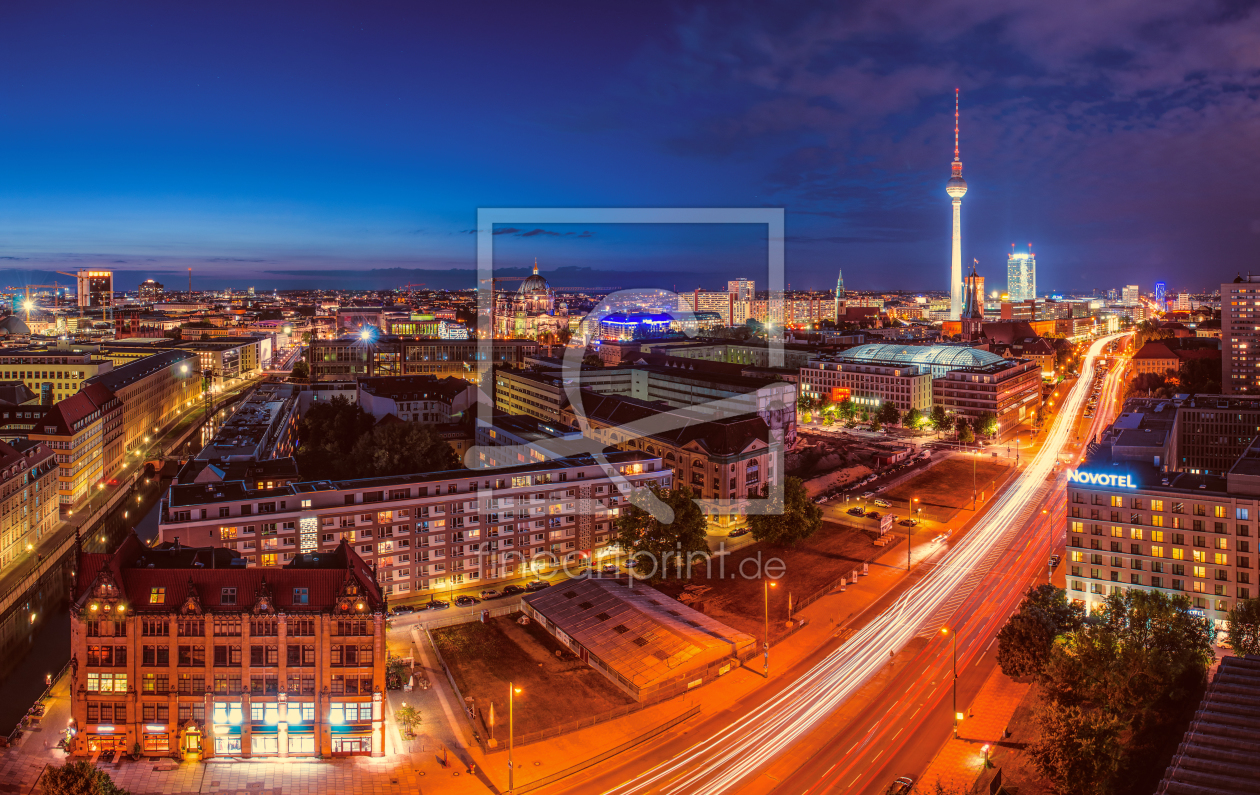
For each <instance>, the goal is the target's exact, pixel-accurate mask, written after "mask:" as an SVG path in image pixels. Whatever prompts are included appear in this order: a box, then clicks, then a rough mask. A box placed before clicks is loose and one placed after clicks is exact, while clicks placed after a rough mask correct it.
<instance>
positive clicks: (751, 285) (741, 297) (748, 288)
mask: <svg viewBox="0 0 1260 795" xmlns="http://www.w3.org/2000/svg"><path fill="white" fill-rule="evenodd" d="M726 292H728V293H730V294H731V295H733V296H735V300H736V301H751V300H753V299H754V298H756V297H757V288H756V284H755V282H754V281H753V280H752V279H743V278H740V279H732V280H730V281H729V282H727V283H726Z"/></svg>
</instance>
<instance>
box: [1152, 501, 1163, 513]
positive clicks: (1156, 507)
mask: <svg viewBox="0 0 1260 795" xmlns="http://www.w3.org/2000/svg"><path fill="white" fill-rule="evenodd" d="M1151 510H1152V511H1162V510H1164V501H1163V500H1151Z"/></svg>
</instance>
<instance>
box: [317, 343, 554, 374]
mask: <svg viewBox="0 0 1260 795" xmlns="http://www.w3.org/2000/svg"><path fill="white" fill-rule="evenodd" d="M483 344H487V343H482V342H479V341H476V340H464V341H459V340H433V339H421V338H416V337H394V336H389V335H381V336H379V337H370V338H367V339H365V338H364V337H362V336H360V335H353V336H346V337H338V338H336V339H330V340H312V341H311V344H310V346H309V348H308V349H307V361H308V362H310V366H311V380H312V381H354V380H355V379H357V378H360V377H362V376H373V377H374V376H391V375H421V374H429V375H434V376H438V377H444V376H454V377H456V378H462V379H464V380H466V381H472V382H473V383H477V381H478V380H479V379H480V375H481V368H482V367H485V369H486V371H487V372H488V371H489V369H490V366H491V365H494V364H510V365H512V366H514V367H520V366H521V365H523V364H524V363H525V359H526V357H527V356H533V355H535V354H536V353H537V351H538V343H537V342H535V341H533V340H500V339H496V340H493V341H492V342H491V343H488V344H489V345H490V347H491V355H490V359H489V361H485V362H484V364H483V361H484V360H483V359H482V356H481V346H482V345H483Z"/></svg>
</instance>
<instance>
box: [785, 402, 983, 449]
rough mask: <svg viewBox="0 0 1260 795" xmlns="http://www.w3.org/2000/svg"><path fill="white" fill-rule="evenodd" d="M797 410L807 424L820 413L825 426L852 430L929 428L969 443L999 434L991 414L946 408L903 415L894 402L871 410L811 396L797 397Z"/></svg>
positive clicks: (915, 411)
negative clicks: (861, 425)
mask: <svg viewBox="0 0 1260 795" xmlns="http://www.w3.org/2000/svg"><path fill="white" fill-rule="evenodd" d="M796 407H797V410H798V411H800V412H801V419H803V420H804V421H805V422H812V421H813V414H814V412H821V414H822V423H823V424H824V425H832V424H834V423H836V422H840V423H842V424H844V425H845V426H846V427H849V428H852V427H855V426H856V425H857V424H858V423H859V422H861V423H869V424H870V426H871V429H872V430H879V429H880V428H881V427H884V426H888V427H892V426H895V425H900V426H902V427H904V428H909V429H910V430H912V431H918V430H922V429H924V428H928V427H930V428H931V429H932V430H934V431H937V432H938V433H950V432H954V433H957V434H958V435H959V438H960V440H962V441H964V442H966V443H970V442H973V441H975V437H976V435H979V436H993V435H994V434H996V433H997V431H998V422H997V415H995V414H994V413H993V412H991V411H986V412H984V413H982V414H981V415H980V416H979V417H976V418H975V419H974V420H972V419H968V418H967V417H965V416H963V415H962V414H950V413H948V412H947V411H945V408H944V407H943V406H933V407H932V411H931V413H929V414H924V413H923V412H922V411H920V410H918V409H910V410H909V411H906V412H902V411H901V410H900V409H898V408H897V406H896V405H895V404H894V403H893V402H892V401H890V400H886V401H884V402H883V403H881V404H880V406H879V408H877V409H875V410H871V409H870V408H869V407H867V406H858V405H857V404H856V403H854V402H853V401H852V400H849V399H847V398H846V399H845V400H841V401H840V402H838V403H833V402H832V401H831V400H830V399H829V398H822V399H815V398H811V397H809V396H808V395H801V396H800V397H799V398H797V401H796Z"/></svg>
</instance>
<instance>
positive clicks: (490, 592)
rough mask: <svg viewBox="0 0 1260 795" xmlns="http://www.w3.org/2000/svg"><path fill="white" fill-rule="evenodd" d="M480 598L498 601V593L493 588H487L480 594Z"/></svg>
mask: <svg viewBox="0 0 1260 795" xmlns="http://www.w3.org/2000/svg"><path fill="white" fill-rule="evenodd" d="M481 598H482V599H498V598H499V592H498V591H496V590H495V589H493V588H487V589H486V590H484V591H482V592H481Z"/></svg>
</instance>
